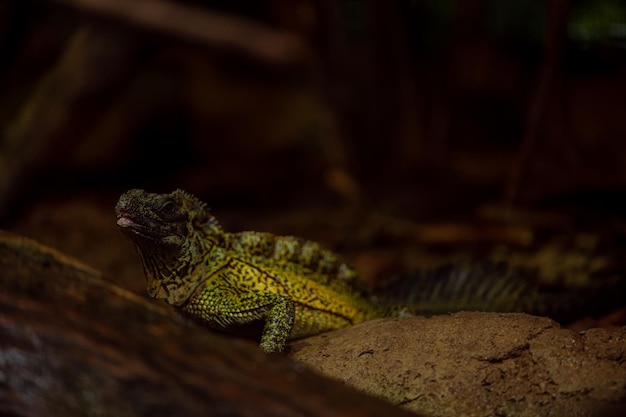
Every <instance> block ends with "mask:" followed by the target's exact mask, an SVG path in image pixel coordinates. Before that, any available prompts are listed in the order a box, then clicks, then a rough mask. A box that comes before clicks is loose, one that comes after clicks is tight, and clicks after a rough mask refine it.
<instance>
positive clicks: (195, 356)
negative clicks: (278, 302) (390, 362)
mask: <svg viewBox="0 0 626 417" xmlns="http://www.w3.org/2000/svg"><path fill="white" fill-rule="evenodd" d="M0 335H1V337H0V415H12V416H63V417H72V416H86V415H99V416H150V417H153V416H155V415H159V416H161V415H162V416H165V415H176V416H217V415H220V416H224V415H228V416H277V415H280V416H304V415H309V416H312V415H314V416H350V415H354V416H357V415H358V416H398V417H400V416H409V415H413V414H411V413H409V412H407V411H403V410H401V409H399V408H396V407H393V406H391V405H389V404H387V403H385V402H383V401H380V400H377V399H375V398H371V397H369V396H367V395H365V394H362V393H359V392H357V391H356V390H354V389H351V388H349V387H346V386H344V385H342V384H340V383H338V382H334V381H331V380H328V379H327V378H323V377H320V376H317V375H314V374H312V373H311V372H309V371H307V370H306V369H305V367H304V366H303V365H302V364H301V363H298V362H295V361H293V360H289V359H287V358H285V357H281V356H277V355H266V354H264V353H262V352H261V351H260V350H259V349H258V346H257V345H256V344H254V343H250V342H247V341H243V340H234V339H232V338H228V337H226V336H222V335H218V334H215V333H213V332H211V331H209V330H208V329H205V328H201V327H196V326H194V325H192V324H191V323H187V322H185V321H184V320H183V319H182V318H180V317H177V316H173V315H172V314H171V313H170V311H169V310H168V309H165V308H163V307H161V306H160V305H158V304H156V303H155V302H152V301H148V300H144V299H143V298H141V297H139V296H137V295H134V294H132V293H130V292H128V291H126V290H124V289H122V288H119V287H117V286H115V285H113V284H111V283H109V282H107V281H106V280H105V279H104V277H103V276H102V275H101V274H100V273H99V272H98V271H96V270H94V269H92V268H90V267H88V266H86V265H83V264H82V263H80V262H79V261H77V260H75V259H72V258H70V257H68V256H65V255H63V254H62V253H60V252H58V251H56V250H54V249H51V248H47V247H45V246H42V245H39V244H37V243H36V242H34V241H32V240H28V239H25V238H22V237H19V236H15V235H11V234H8V233H5V232H0Z"/></svg>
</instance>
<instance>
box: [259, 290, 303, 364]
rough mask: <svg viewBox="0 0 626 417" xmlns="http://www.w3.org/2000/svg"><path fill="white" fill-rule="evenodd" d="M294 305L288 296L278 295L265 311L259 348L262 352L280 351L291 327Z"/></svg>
mask: <svg viewBox="0 0 626 417" xmlns="http://www.w3.org/2000/svg"><path fill="white" fill-rule="evenodd" d="M295 318H296V306H295V303H294V302H293V300H291V299H290V298H288V297H280V300H277V301H276V302H275V303H274V304H273V305H272V306H271V308H270V309H269V311H268V312H267V317H266V321H265V327H264V328H263V336H262V337H261V349H262V350H263V351H264V352H268V353H270V352H282V351H283V350H285V346H286V345H287V339H289V335H290V334H291V329H293V323H294V321H295Z"/></svg>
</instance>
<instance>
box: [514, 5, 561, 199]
mask: <svg viewBox="0 0 626 417" xmlns="http://www.w3.org/2000/svg"><path fill="white" fill-rule="evenodd" d="M569 8H570V4H569V0H548V1H547V9H548V11H547V15H548V23H547V28H546V39H545V43H544V48H543V53H544V61H543V64H542V67H541V71H540V72H539V77H538V78H537V82H536V84H535V89H534V91H533V95H532V97H531V102H530V106H529V107H528V113H527V114H526V123H525V125H524V134H523V136H522V140H521V143H520V146H519V149H518V151H517V160H516V162H515V165H514V166H513V168H512V169H511V171H510V173H509V178H508V179H507V183H506V188H505V190H504V197H503V200H504V202H505V203H507V204H512V203H514V202H515V199H516V198H517V197H518V192H519V189H520V188H521V186H522V184H523V182H524V178H525V176H526V173H527V170H528V162H529V161H530V158H531V157H532V154H533V152H534V150H535V146H536V143H537V138H538V137H539V134H540V127H541V122H542V121H543V117H544V115H545V112H546V109H547V108H548V105H549V104H550V100H551V99H552V93H553V90H554V84H555V80H556V77H557V74H558V69H559V63H560V59H561V56H562V54H563V49H564V45H565V40H566V35H567V21H568V17H569Z"/></svg>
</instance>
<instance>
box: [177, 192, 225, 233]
mask: <svg viewBox="0 0 626 417" xmlns="http://www.w3.org/2000/svg"><path fill="white" fill-rule="evenodd" d="M172 195H178V196H181V197H182V198H183V201H185V203H186V204H185V205H186V206H187V207H188V208H190V209H192V210H193V211H194V213H195V217H196V218H197V219H198V220H200V221H206V222H208V223H211V224H214V225H216V226H219V223H218V222H217V219H216V218H215V217H213V215H211V213H210V210H209V207H208V206H207V204H206V203H205V202H203V201H200V200H199V199H198V197H196V196H195V195H193V194H191V193H188V192H187V191H185V190H182V189H180V188H178V189H176V190H175V191H174V192H173V193H172Z"/></svg>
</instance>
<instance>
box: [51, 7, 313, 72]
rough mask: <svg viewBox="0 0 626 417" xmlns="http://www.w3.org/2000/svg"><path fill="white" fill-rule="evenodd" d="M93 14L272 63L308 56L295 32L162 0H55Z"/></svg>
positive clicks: (292, 62)
mask: <svg viewBox="0 0 626 417" xmlns="http://www.w3.org/2000/svg"><path fill="white" fill-rule="evenodd" d="M55 1H57V2H60V3H64V4H67V5H69V6H71V7H74V8H76V9H79V10H81V11H84V12H88V13H92V14H94V15H97V16H100V17H104V18H108V19H113V20H115V21H118V22H122V23H126V24H130V25H131V26H135V27H141V28H144V29H147V30H152V31H156V32H158V33H162V34H167V35H170V36H174V37H178V38H182V39H185V40H189V41H193V42H198V43H200V44H202V45H204V46H208V47H211V48H218V49H234V50H238V51H241V52H243V53H244V54H246V55H248V56H250V57H252V58H255V59H258V60H260V61H264V62H266V63H269V64H274V65H284V66H290V65H297V64H301V63H302V62H303V61H305V60H306V56H307V55H308V51H307V47H306V45H305V43H304V42H303V41H302V40H301V39H300V38H299V37H298V36H297V35H295V34H292V33H290V32H287V31H284V30H281V29H276V28H270V27H266V26H263V25H261V24H258V23H255V22H253V21H251V20H247V19H244V18H241V17H230V16H227V15H224V14H219V13H215V12H211V11H207V10H205V9H199V8H194V7H189V6H185V5H181V4H178V3H173V2H168V1H162V0H133V1H128V0H55Z"/></svg>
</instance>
